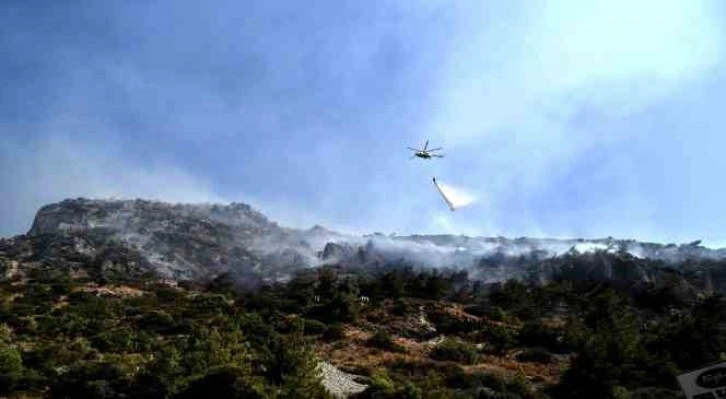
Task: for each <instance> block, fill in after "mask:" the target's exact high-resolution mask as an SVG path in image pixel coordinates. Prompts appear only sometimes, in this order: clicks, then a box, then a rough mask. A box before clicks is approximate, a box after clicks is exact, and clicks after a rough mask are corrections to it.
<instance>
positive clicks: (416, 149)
mask: <svg viewBox="0 0 726 399" xmlns="http://www.w3.org/2000/svg"><path fill="white" fill-rule="evenodd" d="M406 148H408V149H409V150H411V151H420V150H419V149H418V148H413V147H406Z"/></svg>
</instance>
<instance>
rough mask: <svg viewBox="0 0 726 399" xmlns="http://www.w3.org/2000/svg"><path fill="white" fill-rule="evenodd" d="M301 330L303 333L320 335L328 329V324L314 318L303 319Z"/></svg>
mask: <svg viewBox="0 0 726 399" xmlns="http://www.w3.org/2000/svg"><path fill="white" fill-rule="evenodd" d="M303 331H304V332H305V335H320V334H324V333H325V332H326V331H328V326H326V325H325V323H323V322H321V321H318V320H315V319H303Z"/></svg>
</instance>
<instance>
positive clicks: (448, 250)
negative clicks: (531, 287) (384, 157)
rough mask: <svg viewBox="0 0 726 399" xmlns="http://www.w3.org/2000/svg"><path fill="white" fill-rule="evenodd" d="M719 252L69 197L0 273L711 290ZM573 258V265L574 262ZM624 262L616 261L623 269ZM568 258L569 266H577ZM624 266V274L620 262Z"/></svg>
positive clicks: (10, 242) (3, 256) (6, 254)
mask: <svg viewBox="0 0 726 399" xmlns="http://www.w3.org/2000/svg"><path fill="white" fill-rule="evenodd" d="M725 258H726V250H724V249H721V250H713V249H708V248H705V247H703V246H701V245H700V243H699V242H693V243H690V244H682V245H676V244H668V245H663V244H655V243H641V242H636V241H633V240H616V239H612V238H606V239H596V240H585V239H573V240H563V239H532V238H517V239H507V238H502V237H496V238H487V237H466V236H453V235H437V236H422V235H415V236H394V235H390V236H388V235H383V234H380V233H375V234H372V235H366V236H351V235H344V234H340V233H336V232H333V231H329V230H327V229H325V228H323V227H320V226H316V227H314V228H311V229H308V230H298V229H290V228H285V227H281V226H279V225H277V224H276V223H275V222H273V221H270V220H269V219H268V218H267V217H265V216H264V215H263V214H261V213H260V212H258V211H256V210H254V209H252V208H251V207H250V206H249V205H246V204H239V203H233V204H230V205H218V204H198V205H189V204H168V203H162V202H155V201H146V200H89V199H73V200H65V201H62V202H59V203H55V204H50V205H47V206H44V207H42V208H41V209H40V210H39V211H38V213H37V215H36V217H35V220H34V222H33V225H32V228H31V229H30V231H29V232H28V233H27V234H26V235H22V236H18V237H14V238H11V239H2V240H0V268H2V270H3V272H4V273H5V275H6V276H8V277H11V276H13V275H16V274H21V275H22V273H23V271H24V270H26V269H28V268H39V267H49V268H54V269H61V270H66V271H69V272H72V273H75V274H78V275H92V276H94V277H119V276H123V277H127V278H128V277H138V276H143V275H155V276H158V277H162V278H168V279H177V280H198V281H208V280H212V279H215V278H217V277H219V276H222V275H225V276H231V277H232V278H233V279H234V280H235V281H236V282H237V283H243V284H250V285H256V284H258V283H260V282H262V281H265V280H267V281H269V280H278V281H279V280H285V279H287V278H289V276H290V275H291V274H292V272H294V271H295V270H299V269H304V268H310V267H315V266H320V265H323V264H336V265H340V266H342V267H347V268H351V269H357V270H359V271H365V270H377V269H380V268H391V267H394V268H395V267H405V266H412V267H424V268H431V267H435V268H442V269H456V270H461V269H463V270H467V271H468V275H469V277H470V278H474V279H477V280H482V281H484V282H489V283H493V282H499V281H503V280H506V279H509V278H520V279H534V280H537V281H549V280H552V279H558V278H563V277H566V278H578V279H597V280H613V279H615V280H625V281H642V282H647V281H653V280H655V279H658V278H660V277H661V276H662V275H663V270H664V268H675V269H676V270H678V271H679V272H684V273H685V272H688V273H690V274H691V275H692V276H691V277H693V278H697V279H698V280H699V285H702V286H704V287H706V286H711V287H713V286H720V281H726V278H721V277H720V276H716V275H715V274H714V273H716V274H718V273H717V272H718V270H720V269H723V268H719V267H718V265H720V263H721V260H722V259H725ZM578 259H579V260H578ZM623 259H625V260H624V261H623ZM578 262H579V263H578ZM623 264H627V266H623ZM714 276H716V277H714Z"/></svg>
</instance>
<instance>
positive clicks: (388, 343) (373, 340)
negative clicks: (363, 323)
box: [368, 331, 405, 352]
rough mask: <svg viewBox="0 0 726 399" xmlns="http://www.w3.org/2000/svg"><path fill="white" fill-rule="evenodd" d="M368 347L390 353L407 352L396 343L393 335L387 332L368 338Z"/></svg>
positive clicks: (377, 333) (379, 332) (380, 332)
mask: <svg viewBox="0 0 726 399" xmlns="http://www.w3.org/2000/svg"><path fill="white" fill-rule="evenodd" d="M368 346H371V347H373V348H378V349H381V350H384V351H389V352H405V349H404V348H403V347H402V346H401V345H399V344H397V343H395V342H394V341H393V338H392V337H391V335H390V334H389V333H387V332H385V331H378V332H376V333H375V334H373V336H371V337H370V338H368Z"/></svg>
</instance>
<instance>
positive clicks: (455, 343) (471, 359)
mask: <svg viewBox="0 0 726 399" xmlns="http://www.w3.org/2000/svg"><path fill="white" fill-rule="evenodd" d="M429 356H430V357H431V358H432V359H435V360H442V361H452V362H458V363H463V364H473V363H476V361H477V359H478V358H479V353H478V351H477V350H476V347H475V346H474V345H472V344H470V343H468V342H465V341H459V340H453V339H445V340H444V342H442V343H440V344H439V345H437V346H436V347H435V348H434V349H432V350H431V353H430V354H429Z"/></svg>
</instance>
